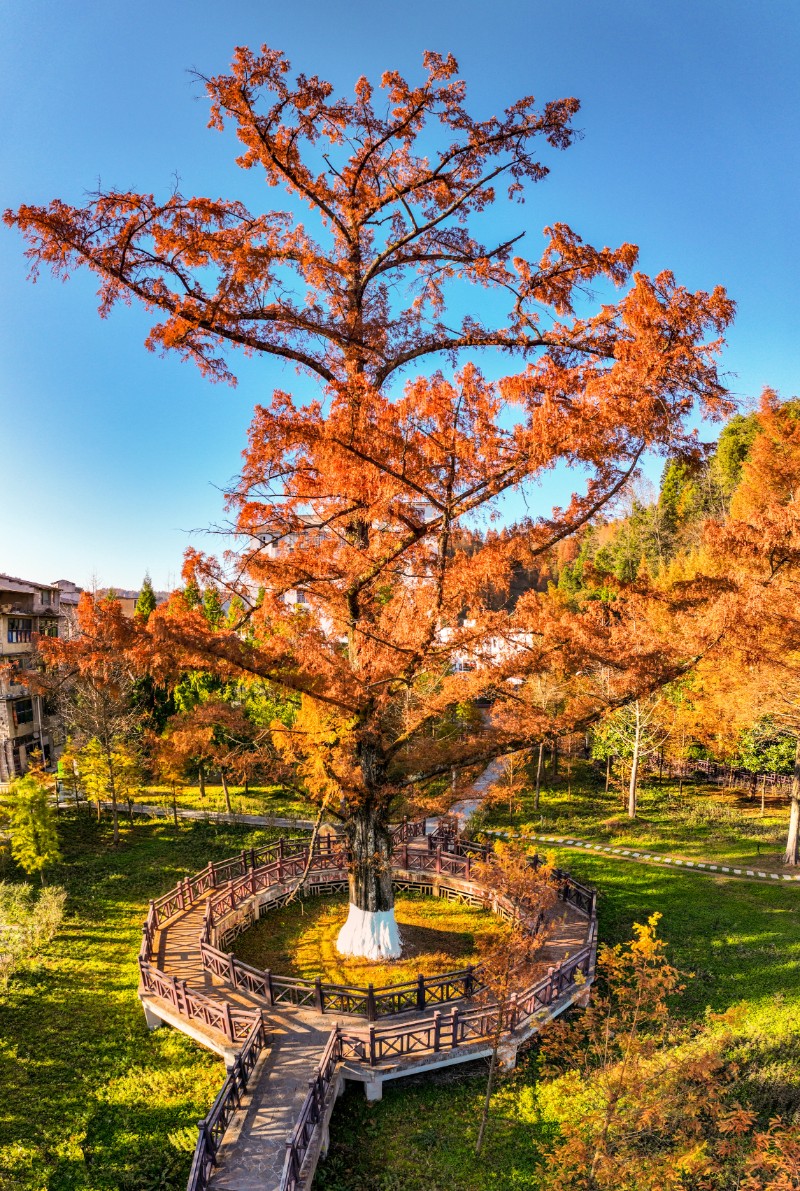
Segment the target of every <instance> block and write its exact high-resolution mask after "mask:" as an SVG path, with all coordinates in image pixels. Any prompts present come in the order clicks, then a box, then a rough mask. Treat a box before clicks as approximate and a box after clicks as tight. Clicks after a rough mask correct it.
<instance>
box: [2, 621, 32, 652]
mask: <svg viewBox="0 0 800 1191" xmlns="http://www.w3.org/2000/svg"><path fill="white" fill-rule="evenodd" d="M32 626H33V621H32V620H31V619H30V618H29V617H27V616H9V618H8V643H9V645H23V644H24V643H25V642H28V641H30V639H31V628H32Z"/></svg>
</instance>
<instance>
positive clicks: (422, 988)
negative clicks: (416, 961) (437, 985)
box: [417, 972, 425, 1009]
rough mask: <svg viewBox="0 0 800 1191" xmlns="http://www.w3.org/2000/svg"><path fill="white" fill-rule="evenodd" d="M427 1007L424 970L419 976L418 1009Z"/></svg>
mask: <svg viewBox="0 0 800 1191" xmlns="http://www.w3.org/2000/svg"><path fill="white" fill-rule="evenodd" d="M424 1008H425V977H424V976H423V975H422V972H420V973H419V975H418V976H417V1009H424Z"/></svg>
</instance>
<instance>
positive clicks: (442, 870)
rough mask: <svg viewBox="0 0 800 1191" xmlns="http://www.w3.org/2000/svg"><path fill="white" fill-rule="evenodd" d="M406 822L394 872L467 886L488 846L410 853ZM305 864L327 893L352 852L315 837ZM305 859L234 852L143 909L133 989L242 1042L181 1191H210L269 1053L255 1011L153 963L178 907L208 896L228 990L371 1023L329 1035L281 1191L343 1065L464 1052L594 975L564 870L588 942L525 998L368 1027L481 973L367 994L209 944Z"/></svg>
mask: <svg viewBox="0 0 800 1191" xmlns="http://www.w3.org/2000/svg"><path fill="white" fill-rule="evenodd" d="M413 826H414V825H403V830H402V832H401V834H400V836H399V838H398V840H397V842H396V846H395V849H394V853H393V858H394V861H395V864H396V865H397V866H398V867H401V866H402V868H403V869H405V871H406V873H407V874H409V876H407V877H406V880H410V874H412V873H414V872H418V873H420V874H421V875H422V877H423V885H424V886H426V885H428V883H427V882H425V880H424V878H425V876H426V875H428V874H430V875H431V876H433V875H439V876H444V877H445V878H446V877H447V876H452V877H458V878H460V879H464V880H469V879H470V876H471V871H472V866H473V864H474V861H475V860H476V859H480V860H483V859H485V857H486V855H487V852H488V850H489V849H488V847H487V846H483V845H473V844H469V843H466V842H464V841H463V840H461V839H459V838H458V837H451V836H448V835H445V836H444V837H443V838H440V839H439V841H438V842H436V843H435V845H434V850H433V851H424V850H423V851H417V850H412V851H409V848H408V840H409V839H410V838H414V837H413V836H410V835H409V834H408V832H409V831H410V830H411V829H412V828H413ZM423 829H424V821H423ZM298 844H299V846H298ZM310 860H311V864H310V866H309V877H310V883H311V884H312V885H314V884H315V885H316V886H317V888H318V889H319V887H320V886H324V888H326V889H330V888H332V887H336V886H337V882H338V884H339V885H343V877H344V875H345V874H346V870H347V866H348V861H349V856H348V853H347V850H346V849H345V848H344V847H343V846H342V845H341V844H340V843H339V842H338V841H337V842H332V840H331V838H330V837H326V838H324V839H322V840H317V841H315V843H314V845H313V851H312V855H311V857H310ZM308 861H309V846H308V845H307V844H305V843H300V841H297V842H295V841H286V840H279V841H278V842H277V843H275V844H270V845H267V846H266V847H264V848H259V849H249V850H246V851H243V852H242V853H241V854H240V855H239V856H236V857H233V858H231V859H228V860H224V861H221V862H217V863H210V864H208V865H207V866H206V867H205V868H204V869H202V870H201V871H200V872H199V873H196V874H195V875H194V876H192V877H187V878H184V879H183V880H181V881H179V883H178V885H176V886H175V887H174V888H173V889H171V890H169V892H168V893H166V894H164V895H163V897H161V898H158V899H156V900H154V901H151V903H150V907H149V910H148V914H147V919H146V921H145V923H144V926H143V928H142V943H141V947H140V951H139V969H140V975H141V988H142V991H144V992H146V993H148V994H149V995H151V996H154V997H158V998H159V999H161V1000H163V1001H166V1002H167V1003H169V1004H170V1005H172V1006H173V1007H174V1009H175V1010H176V1012H177V1013H178V1014H180V1015H181V1016H183V1017H186V1018H187V1019H189V1020H190V1021H195V1022H199V1023H200V1024H203V1025H206V1026H209V1027H211V1028H213V1029H215V1030H219V1031H220V1032H222V1033H223V1034H224V1036H225V1037H226V1038H227V1039H228V1040H229V1041H230V1042H231V1043H233V1044H236V1043H240V1044H241V1050H240V1052H239V1053H238V1054H237V1056H236V1058H235V1062H234V1067H233V1070H232V1071H231V1072H230V1073H229V1075H228V1076H227V1077H226V1080H225V1082H224V1084H223V1086H222V1088H221V1090H220V1092H219V1095H218V1096H217V1098H216V1100H215V1101H214V1104H213V1106H212V1108H211V1110H210V1112H209V1113H208V1115H207V1116H206V1117H205V1118H204V1120H203V1121H201V1122H200V1127H199V1135H198V1141H197V1147H196V1150H195V1154H194V1159H193V1162H192V1169H191V1175H190V1179H189V1184H188V1191H205V1188H207V1187H208V1183H209V1177H210V1172H211V1170H212V1168H213V1165H214V1161H215V1158H216V1154H217V1152H218V1149H219V1146H220V1143H221V1140H222V1137H223V1136H224V1133H225V1130H226V1128H227V1126H228V1124H229V1122H230V1119H231V1117H232V1116H233V1114H234V1113H235V1112H236V1110H237V1108H238V1107H239V1105H240V1103H241V1097H242V1095H243V1094H244V1091H245V1089H246V1087H247V1080H248V1077H249V1075H250V1074H251V1072H252V1070H253V1067H254V1066H255V1063H256V1061H257V1059H258V1055H259V1054H260V1052H261V1050H262V1049H263V1047H264V1046H265V1045H267V1038H266V1035H265V1032H264V1026H263V1021H262V1017H261V1012H260V1011H259V1010H242V1009H232V1008H231V1006H230V1004H229V1003H228V1002H227V1001H225V1000H222V1001H220V1002H217V1001H213V1000H211V999H210V998H208V997H206V996H204V995H203V994H202V993H199V992H197V991H195V990H193V989H191V988H189V986H188V985H187V983H186V982H185V981H183V980H178V979H176V978H175V977H174V976H171V975H168V974H167V973H165V972H163V971H161V970H160V969H159V968H158V967H157V966H156V964H155V963H154V944H155V936H156V932H157V931H158V930H159V929H160V927H161V926H162V925H163V924H164V923H165V922H166V921H167V919H168V918H171V917H172V916H173V915H175V914H179V913H181V912H183V911H185V910H187V909H188V908H190V907H191V906H192V905H193V904H195V903H196V902H197V901H198V900H201V899H203V898H206V899H207V900H206V911H205V914H204V919H203V926H202V931H201V936H200V940H199V942H200V949H201V954H202V959H203V966H204V967H205V968H206V970H208V971H210V972H212V973H213V974H214V975H216V976H219V977H221V978H222V979H223V980H225V981H227V982H229V983H231V984H233V985H234V987H237V988H241V989H244V990H246V991H248V992H251V993H254V994H256V995H259V996H263V997H264V998H265V999H266V1000H267V1001H268V1002H269V1004H270V1005H275V1004H281V1003H283V1004H285V1003H291V1004H295V1005H302V1004H307V1005H309V1006H312V1007H314V1008H317V1009H319V1008H321V1009H322V1011H323V1012H324V1011H325V1010H326V1008H327V1009H328V1010H333V1011H335V1012H340V1013H360V1014H362V1015H363V1016H365V1017H367V1019H368V1020H369V1021H370V1023H371V1024H370V1026H369V1030H368V1033H367V1034H366V1035H359V1034H345V1033H343V1032H342V1031H341V1030H340V1029H339V1027H337V1028H336V1029H334V1031H333V1032H332V1033H331V1036H330V1038H329V1040H328V1044H327V1046H326V1049H325V1051H324V1052H323V1056H322V1060H321V1062H320V1064H319V1067H318V1069H317V1072H316V1073H315V1076H314V1078H313V1079H312V1081H311V1083H310V1086H309V1091H308V1095H307V1096H306V1100H305V1102H304V1105H303V1108H302V1109H301V1112H300V1116H299V1117H298V1120H297V1122H296V1124H295V1127H294V1129H293V1131H292V1135H291V1138H290V1139H289V1142H288V1143H287V1153H286V1159H285V1164H284V1170H283V1176H282V1182H281V1189H282V1191H296V1189H297V1188H298V1187H299V1182H298V1180H299V1177H300V1170H301V1167H302V1165H303V1162H304V1160H305V1157H306V1155H307V1153H308V1150H309V1148H310V1146H311V1145H312V1142H313V1139H314V1134H315V1131H316V1130H317V1129H319V1128H320V1125H321V1122H322V1118H323V1115H324V1112H325V1107H326V1100H327V1097H328V1093H329V1090H330V1087H331V1083H332V1081H333V1079H334V1078H335V1075H336V1069H337V1066H338V1064H339V1063H340V1062H342V1061H345V1060H347V1059H352V1060H356V1061H358V1062H362V1063H364V1062H366V1063H368V1064H370V1065H371V1066H376V1065H378V1064H380V1063H382V1062H396V1061H397V1059H398V1058H403V1057H408V1056H413V1055H416V1054H422V1053H434V1054H435V1053H437V1052H438V1051H442V1050H452V1049H455V1048H458V1047H461V1046H469V1045H473V1044H475V1043H479V1042H481V1041H483V1040H485V1039H487V1038H490V1037H494V1036H496V1034H497V1031H498V1029H499V1030H501V1031H511V1032H512V1033H513V1031H515V1030H518V1029H520V1028H523V1027H525V1026H526V1025H528V1024H530V1022H531V1020H532V1019H533V1018H534V1017H535V1015H536V1014H537V1013H541V1012H542V1011H548V1012H550V1013H552V1011H553V1007H554V1006H558V1002H559V1001H562V1002H563V1005H562V1007H563V1006H564V1005H566V1004H568V1003H569V1000H568V998H569V999H571V998H572V996H573V994H574V988H575V985H576V984H581V985H582V984H583V983H586V982H588V981H590V980H591V978H592V976H593V971H594V960H595V954H596V941H597V917H596V902H595V893H594V891H593V890H592V889H590V888H588V887H587V886H585V885H582V884H581V883H580V882H578V881H575V880H574V878H572V877H571V876H570V875H569V874H568V873H566V872H564V871H563V870H560V869H556V870H555V876H556V878H557V879H558V881H559V883H560V897H561V898H562V900H564V901H566V902H569V903H570V904H572V905H573V906H575V908H576V909H577V910H578V911H579V912H581V913H583V914H585V915H586V917H587V918H588V920H589V934H588V941H587V943H586V945H585V946H584V947H582V948H581V949H580V950H579V951H578V952H577V953H576V955H575V956H573V957H572V958H571V959H569V960H567V961H564V962H562V963H561V964H559V965H558V966H556V967H553V968H550V969H549V971H548V973H547V975H546V976H544V977H543V978H541V979H540V980H539V981H537V982H536V983H535V984H533V985H531V987H530V988H528V989H526V990H524V991H523V992H522V993H520V994H517V995H514V996H512V997H511V998H510V999H509V1000H508V1001H507V1002H506V1003H505V1004H503V1005H496V1004H492V1003H491V1002H487V1003H486V1004H484V1005H479V1006H476V1007H474V1008H470V1009H467V1010H464V1009H463V1008H461V1007H460V1006H458V1005H456V1006H455V1007H454V1008H453V1009H452V1010H450V1011H449V1012H447V1013H443V1012H441V1011H440V1010H438V1009H437V1010H435V1011H434V1012H433V1014H432V1015H429V1016H427V1017H422V1018H415V1019H414V1020H412V1021H409V1022H405V1023H404V1024H402V1025H399V1026H376V1025H375V1024H374V1023H375V1020H376V1019H377V1018H378V1017H380V1016H381V1015H383V1014H387V1015H388V1014H392V1013H394V1014H397V1013H403V1012H407V1011H408V1010H417V1011H419V1010H422V1009H424V1008H426V1007H427V1006H428V1005H431V1004H446V1003H448V1002H452V1001H453V1000H459V999H463V998H468V997H472V996H475V995H477V994H478V993H480V992H482V991H483V987H484V986H483V984H482V981H481V974H480V972H481V970H480V968H475V967H471V966H469V967H467V968H465V969H463V970H462V971H459V972H450V973H446V974H445V975H443V976H438V977H432V978H426V977H423V976H419V977H418V978H417V980H416V981H409V982H406V983H405V984H398V985H387V986H385V987H382V988H377V989H376V988H373V987H372V986H367V988H357V987H353V986H347V985H327V984H323V983H322V982H321V981H320V980H315V981H300V980H291V979H289V978H287V977H281V976H275V975H272V974H271V973H270V972H261V971H259V970H258V969H257V968H253V967H251V966H250V965H248V964H245V963H243V962H242V961H241V960H239V959H237V958H236V957H235V956H233V955H232V954H230V953H226V952H224V951H222V950H221V949H219V948H218V947H217V946H216V945H215V942H214V935H215V931H216V929H217V927H218V925H219V924H220V921H221V920H224V919H225V918H226V917H230V916H234V917H235V915H236V912H237V910H238V909H239V907H241V906H242V905H243V904H244V903H247V902H248V901H249V899H252V898H254V897H255V896H256V895H257V894H258V893H260V892H263V891H265V890H268V889H270V888H275V887H276V886H280V887H281V889H278V890H276V892H277V893H278V894H279V895H280V896H281V897H284V898H285V897H288V896H290V895H291V893H292V891H293V888H294V885H296V883H297V880H299V879H300V878H302V877H303V875H304V874H305V872H306V866H307V864H308ZM531 863H532V864H533V865H534V866H538V865H539V864H540V863H541V859H540V858H539V857H533V858H532V860H531ZM293 883H294V884H293ZM400 884H402V873H401V874H400ZM445 891H446V890H445ZM209 894H211V896H210V897H209V896H208V895H209ZM454 896H458V897H459V898H464V899H467V900H470V901H472V902H474V904H482V905H486V904H487V902H490V903H491V908H492V909H493V910H494V911H495V912H497V913H500V914H502V915H503V916H509V917H510V916H512V915H514V914H516V913H517V911H516V909H515V907H514V906H513V905H512V904H511V903H508V904H505V902H504V899H502V898H497V897H490V896H489V895H487V894H486V893H485V892H484V891H482V890H480V887H478V886H475V887H474V891H471V890H469V889H467V890H464V889H458V890H455V891H454ZM251 904H252V903H251ZM251 920H252V919H251ZM540 926H541V920H539V921H538V922H537V923H535V924H533V925H532V927H531V929H534V930H537V929H539V927H540Z"/></svg>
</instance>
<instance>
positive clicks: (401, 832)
mask: <svg viewBox="0 0 800 1191" xmlns="http://www.w3.org/2000/svg"><path fill="white" fill-rule="evenodd" d="M427 822H428V820H427V819H408V818H405V819H403V822H402V823H400V824H398V826H397V827H395V829H394V831H393V832H392V846H393V847H395V848H396V847H397V846H398V844H407V843H408V841H409V840H412V839H416V838H417V836H419V835H424V834H425V828H426V826H427Z"/></svg>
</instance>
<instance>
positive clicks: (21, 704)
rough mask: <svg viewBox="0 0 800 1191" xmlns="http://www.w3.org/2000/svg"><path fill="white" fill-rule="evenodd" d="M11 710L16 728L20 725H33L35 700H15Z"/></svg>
mask: <svg viewBox="0 0 800 1191" xmlns="http://www.w3.org/2000/svg"><path fill="white" fill-rule="evenodd" d="M11 710H12V712H13V714H14V727H15V728H18V727H19V726H20V724H32V723H33V699H15V700H14V702H13V703H12V704H11Z"/></svg>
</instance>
